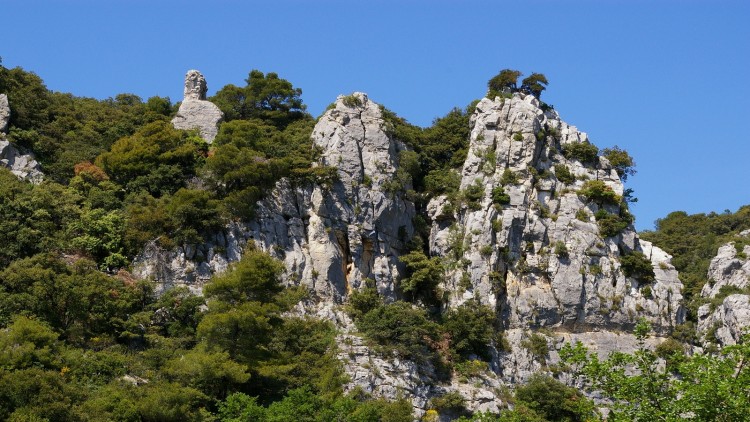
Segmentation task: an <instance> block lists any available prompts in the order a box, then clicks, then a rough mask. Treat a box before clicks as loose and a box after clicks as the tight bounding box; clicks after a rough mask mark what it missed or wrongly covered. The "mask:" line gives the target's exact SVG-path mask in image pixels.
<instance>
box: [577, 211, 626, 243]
mask: <svg viewBox="0 0 750 422" xmlns="http://www.w3.org/2000/svg"><path fill="white" fill-rule="evenodd" d="M594 218H595V219H596V224H597V225H598V226H599V234H601V235H602V237H614V236H617V235H619V234H620V233H622V231H623V230H625V229H626V228H628V226H630V224H632V223H633V216H632V215H630V214H629V213H628V212H627V211H625V210H624V209H621V213H620V214H610V213H608V212H607V211H605V210H604V209H599V210H598V211H597V212H596V213H595V214H594ZM586 221H588V217H586Z"/></svg>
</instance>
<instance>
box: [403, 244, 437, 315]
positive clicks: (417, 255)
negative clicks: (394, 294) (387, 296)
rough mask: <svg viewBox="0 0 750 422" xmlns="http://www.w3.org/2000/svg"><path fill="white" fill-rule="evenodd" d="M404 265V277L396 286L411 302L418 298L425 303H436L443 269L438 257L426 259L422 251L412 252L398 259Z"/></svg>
mask: <svg viewBox="0 0 750 422" xmlns="http://www.w3.org/2000/svg"><path fill="white" fill-rule="evenodd" d="M399 260H400V261H401V262H403V263H404V264H405V265H406V275H405V277H404V278H402V279H401V280H399V282H398V285H399V287H400V288H401V292H402V293H403V294H404V296H405V297H407V298H409V299H410V300H411V301H415V300H416V299H418V298H421V299H423V300H425V301H426V302H427V303H435V302H437V301H438V295H437V291H436V289H437V286H438V285H439V284H440V283H441V282H443V278H444V277H445V269H444V268H443V263H442V260H441V259H440V258H439V257H429V258H428V257H427V256H426V255H425V254H424V252H422V251H419V250H417V251H412V252H410V253H408V254H406V255H402V256H401V257H399Z"/></svg>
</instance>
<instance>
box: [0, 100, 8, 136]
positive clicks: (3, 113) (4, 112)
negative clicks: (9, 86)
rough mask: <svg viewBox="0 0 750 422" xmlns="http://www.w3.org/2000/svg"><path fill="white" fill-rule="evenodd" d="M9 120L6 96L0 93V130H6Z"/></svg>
mask: <svg viewBox="0 0 750 422" xmlns="http://www.w3.org/2000/svg"><path fill="white" fill-rule="evenodd" d="M9 121H10V106H8V96H7V95H5V94H0V132H6V131H7V130H8V122H9Z"/></svg>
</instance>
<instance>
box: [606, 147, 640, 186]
mask: <svg viewBox="0 0 750 422" xmlns="http://www.w3.org/2000/svg"><path fill="white" fill-rule="evenodd" d="M602 155H603V156H604V157H605V158H606V159H607V160H608V161H609V163H610V164H611V165H612V167H614V169H615V171H617V174H618V175H619V176H620V178H621V179H622V181H623V182H626V181H627V180H628V176H632V175H634V174H635V173H636V171H635V161H633V157H631V156H630V154H628V152H627V151H625V150H624V149H621V148H620V147H618V146H617V145H615V146H614V147H612V148H604V150H602Z"/></svg>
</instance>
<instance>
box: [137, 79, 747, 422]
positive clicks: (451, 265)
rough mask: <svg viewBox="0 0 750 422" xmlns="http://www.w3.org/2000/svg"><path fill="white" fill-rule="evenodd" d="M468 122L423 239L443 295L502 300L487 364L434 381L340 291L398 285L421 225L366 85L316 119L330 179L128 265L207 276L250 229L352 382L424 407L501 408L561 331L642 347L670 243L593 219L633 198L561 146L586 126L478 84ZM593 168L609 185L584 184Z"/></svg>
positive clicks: (670, 301)
mask: <svg viewBox="0 0 750 422" xmlns="http://www.w3.org/2000/svg"><path fill="white" fill-rule="evenodd" d="M353 98H355V99H356V100H352V99H353ZM186 102H187V101H186ZM184 104H185V103H183V105H184ZM470 124H471V135H470V140H469V141H470V144H469V151H468V156H467V158H466V161H465V163H464V164H463V167H462V168H461V169H460V178H461V191H462V192H467V191H471V192H472V195H471V198H470V199H456V198H455V197H454V198H450V197H448V196H438V197H434V198H432V199H431V200H430V201H429V203H428V204H427V216H426V217H428V220H429V221H428V223H429V225H430V227H429V244H428V249H429V252H430V255H432V256H438V257H442V258H443V260H444V262H445V264H446V265H445V268H446V270H445V271H446V273H445V282H444V283H443V284H442V285H441V286H439V287H440V288H441V291H442V292H443V298H444V299H445V300H444V301H445V303H446V305H445V306H446V307H456V306H459V305H460V304H462V303H464V302H466V301H467V300H471V299H476V300H478V301H479V302H481V303H482V304H485V305H488V306H489V307H491V309H494V310H495V312H496V315H497V321H498V330H502V331H503V334H502V338H503V339H504V341H502V342H501V341H500V340H498V341H497V343H498V344H495V345H493V352H492V359H491V361H490V364H489V369H488V370H486V371H484V373H483V374H481V375H477V376H476V377H474V378H471V379H469V380H466V379H463V380H462V379H460V377H456V376H454V377H453V379H452V380H448V381H445V380H443V381H438V379H437V376H436V375H435V370H434V368H431V367H428V366H429V365H427V366H425V365H424V364H422V365H421V366H420V364H417V363H414V362H410V361H403V360H399V359H389V358H386V357H383V356H378V355H377V353H376V352H375V351H373V350H372V349H370V348H368V347H367V346H366V344H365V343H364V341H363V339H362V338H361V337H359V336H357V335H355V334H356V327H355V326H354V324H353V323H352V321H351V320H350V319H349V317H348V316H347V315H346V314H345V313H344V312H343V310H342V307H341V306H339V305H341V304H343V303H345V302H346V300H347V297H348V296H349V295H350V294H351V293H352V292H353V291H357V290H360V289H362V288H364V286H365V283H366V280H368V279H369V280H372V281H373V282H374V285H375V287H376V288H377V290H378V292H379V293H380V294H381V295H382V296H383V297H385V298H386V300H387V301H392V300H396V299H399V298H400V292H399V289H398V281H399V280H400V279H401V278H402V277H404V275H405V272H404V266H403V264H401V263H400V261H399V256H401V255H402V254H404V253H405V252H406V251H405V249H406V247H405V245H406V242H407V241H408V240H409V239H411V238H412V237H413V236H414V233H415V227H414V224H413V219H414V217H415V216H416V210H415V205H414V203H412V202H411V201H410V200H409V199H407V198H406V197H405V195H403V194H401V193H400V192H403V191H406V190H407V189H408V188H409V187H408V186H405V187H404V188H405V189H403V190H399V191H397V192H393V189H389V188H388V187H387V186H388V185H387V182H389V181H391V180H393V179H394V178H395V177H396V171H397V169H398V167H399V152H401V151H404V150H406V149H407V146H406V145H405V144H404V142H402V141H401V140H399V139H396V138H394V136H393V135H392V131H390V130H389V129H390V127H389V124H388V123H387V122H386V120H384V118H383V113H382V110H381V107H380V106H379V105H378V104H376V103H374V102H373V101H371V100H370V99H369V98H368V97H367V95H366V94H363V93H355V94H353V96H348V97H343V96H341V97H339V98H338V99H337V100H336V102H335V103H334V106H333V107H332V108H330V109H329V110H328V111H326V112H325V114H324V115H323V116H321V118H320V119H319V121H318V123H317V125H316V126H315V129H314V131H313V133H312V137H313V141H314V143H315V145H316V146H318V147H319V148H320V149H321V151H322V154H321V155H320V159H319V160H320V164H321V165H328V166H333V167H336V168H337V169H338V176H339V177H338V180H337V181H336V182H334V183H333V184H332V185H331V186H318V185H309V186H307V187H292V185H291V184H290V183H289V182H287V181H286V180H283V179H282V180H281V181H279V182H278V183H277V185H276V187H275V189H274V190H273V191H272V192H271V193H270V194H269V195H268V196H267V197H266V198H265V199H264V200H262V201H260V202H259V203H258V204H257V213H256V218H255V220H254V221H253V222H251V223H249V224H238V223H232V224H231V225H230V226H228V227H227V228H226V230H224V231H223V232H221V233H217V234H216V235H215V237H214V239H213V241H212V242H209V243H206V244H203V245H187V246H183V247H180V248H177V249H176V250H171V251H164V250H160V249H159V248H158V247H157V246H156V245H152V246H149V247H148V248H146V250H144V251H143V253H142V254H141V255H140V256H139V257H138V258H137V259H136V261H135V262H134V271H135V273H136V275H137V276H139V277H141V278H152V279H154V280H155V282H156V283H157V284H158V285H159V286H160V288H161V289H166V288H169V287H171V286H175V285H187V286H188V287H190V288H191V289H192V290H194V291H200V289H201V287H202V285H203V283H205V282H206V281H207V280H208V279H209V278H210V277H211V276H212V275H213V274H215V273H218V272H221V271H224V270H225V269H226V268H227V265H228V263H230V262H232V261H236V260H238V259H239V257H240V256H241V254H242V250H243V248H244V247H245V245H246V244H247V242H248V241H253V242H254V243H255V245H257V247H259V248H261V249H263V250H265V251H267V252H269V253H270V254H271V255H273V256H275V257H277V258H279V259H280V260H281V261H282V262H283V263H284V265H285V268H286V270H285V274H284V280H285V283H286V284H288V285H302V286H305V287H307V288H308V289H309V290H310V291H311V297H310V299H308V300H306V301H305V303H304V304H301V305H300V307H299V309H300V312H304V313H307V314H313V315H318V316H320V317H323V318H328V319H331V320H332V321H334V323H335V324H337V326H338V328H339V330H340V334H339V336H338V340H339V343H340V344H339V348H340V350H341V352H340V355H339V357H340V358H341V360H342V361H343V364H344V367H345V368H346V371H347V372H348V374H349V375H350V378H351V381H350V383H349V388H354V387H356V386H359V387H361V388H362V389H363V390H364V391H366V392H371V393H373V394H374V395H376V396H383V397H386V398H389V399H395V398H396V397H398V396H399V395H402V394H403V395H404V396H405V397H408V398H410V399H412V402H413V405H414V407H415V410H416V411H417V414H418V415H421V414H422V413H423V412H424V411H425V409H426V408H427V403H428V400H429V399H430V398H433V397H436V396H440V395H443V394H445V393H448V392H457V393H459V394H461V396H462V397H464V399H465V401H466V407H467V408H468V409H469V410H472V411H484V410H490V411H497V410H498V409H499V408H500V407H501V406H502V405H503V400H502V398H501V397H499V396H498V394H499V393H498V392H499V391H500V389H498V387H500V386H502V385H503V384H507V383H515V382H522V381H524V380H526V379H528V378H529V377H530V376H531V374H533V373H535V372H538V371H545V370H548V369H547V368H549V367H551V366H552V365H553V364H555V363H556V362H557V361H558V355H557V350H559V348H560V347H562V345H563V344H564V343H565V342H566V341H571V340H573V341H575V340H580V341H582V342H583V343H584V344H585V345H587V346H589V347H590V348H591V349H592V350H594V351H597V352H599V353H600V354H602V355H606V354H607V353H608V352H610V351H613V350H622V351H628V350H633V349H635V348H636V344H637V343H636V340H635V338H634V337H633V336H632V335H631V334H629V333H630V332H631V331H632V328H633V327H634V325H635V324H636V322H637V321H638V320H639V319H641V318H644V319H646V320H648V321H649V322H650V323H651V324H652V326H653V327H654V329H655V331H656V332H657V333H658V334H662V335H663V334H666V333H667V332H669V331H670V330H671V328H672V327H674V326H676V325H677V324H680V323H682V322H683V318H684V310H683V308H682V306H681V304H680V303H681V298H682V296H681V293H680V292H681V289H682V284H681V283H680V281H679V279H678V278H677V272H676V271H675V269H674V267H673V266H672V265H671V264H670V256H669V255H667V254H666V253H665V252H664V251H662V250H661V249H659V248H657V247H655V246H653V245H652V244H651V243H649V242H646V241H643V240H640V239H639V238H638V235H637V234H636V232H635V230H634V228H633V226H632V224H630V223H629V221H630V220H625V221H626V222H625V224H623V227H624V229H622V230H617V232H616V233H612V232H609V231H607V232H605V235H603V234H602V233H601V232H602V229H601V228H600V227H601V226H602V224H601V222H602V220H603V221H607V219H608V218H615V217H620V216H627V215H628V214H627V210H623V209H621V207H623V205H622V204H623V202H622V201H620V197H621V196H622V195H623V185H622V183H621V181H620V178H619V177H618V174H617V172H616V171H615V169H614V168H613V167H612V166H611V165H610V163H609V162H608V161H607V160H606V159H605V158H603V157H599V156H595V157H588V158H586V157H580V156H577V155H576V154H570V153H565V152H566V151H570V150H571V149H575V147H572V146H574V145H576V144H583V145H585V144H587V143H588V139H587V135H586V134H585V133H583V132H579V131H578V130H577V129H576V128H575V127H574V126H570V125H568V124H567V123H565V122H563V121H562V120H561V119H560V117H559V115H558V114H557V112H556V111H554V110H545V109H543V108H542V107H541V106H540V104H539V102H538V100H537V99H536V98H534V97H533V96H531V95H524V94H522V93H516V94H514V95H513V96H512V98H506V99H502V98H499V97H498V98H495V99H494V100H490V99H487V98H485V99H482V100H481V101H480V102H479V103H478V104H477V106H476V110H475V111H474V114H473V115H472V116H471V121H470ZM571 147H572V148H571ZM592 181H599V182H601V183H603V189H604V190H605V191H606V192H607V193H608V194H609V195H610V198H616V200H609V201H608V200H602V199H601V198H598V197H596V196H595V195H591V194H587V193H586V190H587V189H589V188H590V187H591V186H592V183H591V182H592ZM599 186H602V185H601V184H599ZM458 196H459V197H461V198H466V197H467V196H466V195H458ZM641 254H642V255H641ZM625 257H630V258H633V257H640V258H641V259H642V260H643V259H645V262H646V266H649V265H650V267H651V269H653V274H651V273H650V271H645V273H644V272H643V271H635V272H634V271H632V270H630V269H629V268H626V266H623V259H624V258H625ZM626 274H627V275H626ZM730 298H731V297H730ZM730 298H727V300H729V299H730ZM744 300H745V306H746V305H747V299H746V298H745V299H744ZM725 304H726V301H725ZM722 306H724V305H722ZM724 308H726V306H724ZM724 308H722V309H724ZM720 311H721V309H717V310H716V312H720ZM725 312H728V311H725ZM705 318H712V317H710V316H706V317H705ZM539 330H541V331H539ZM730 331H731V329H730ZM722 335H723V334H722ZM532 336H537V338H538V336H541V337H543V338H544V340H545V341H546V344H547V352H548V353H547V356H546V358H544V359H539V357H538V353H537V355H535V354H532V352H530V350H529V348H528V347H527V346H526V344H527V343H528V341H529V339H530V338H531V337H532ZM728 336H730V337H732V336H733V334H728ZM498 338H499V337H498ZM732 338H734V337H732ZM649 341H650V342H652V343H653V344H658V343H659V342H661V341H662V340H661V339H660V338H659V337H658V336H657V337H655V338H652V339H650V340H649ZM727 341H729V337H727ZM499 343H504V344H499Z"/></svg>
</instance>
